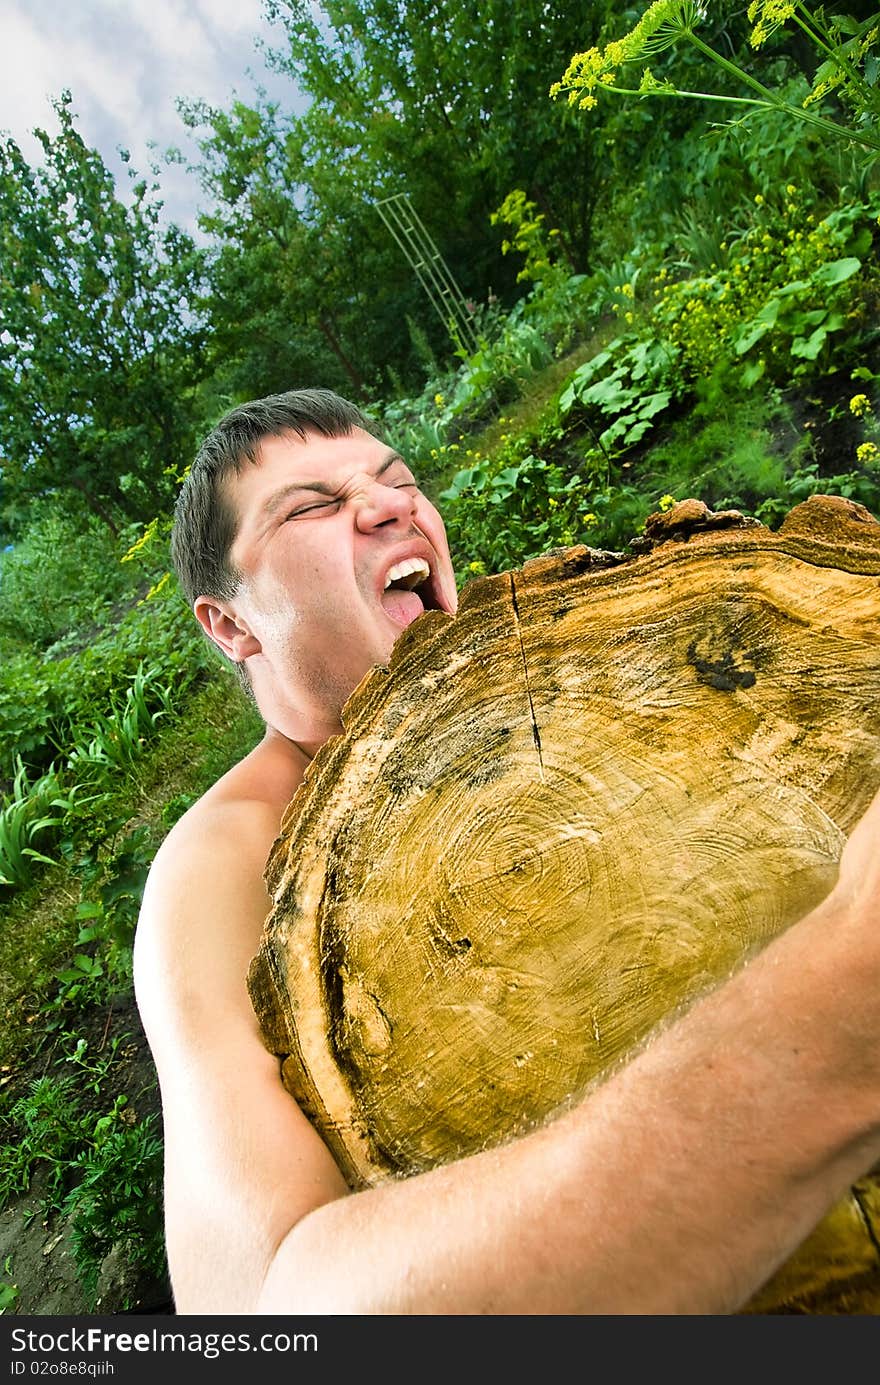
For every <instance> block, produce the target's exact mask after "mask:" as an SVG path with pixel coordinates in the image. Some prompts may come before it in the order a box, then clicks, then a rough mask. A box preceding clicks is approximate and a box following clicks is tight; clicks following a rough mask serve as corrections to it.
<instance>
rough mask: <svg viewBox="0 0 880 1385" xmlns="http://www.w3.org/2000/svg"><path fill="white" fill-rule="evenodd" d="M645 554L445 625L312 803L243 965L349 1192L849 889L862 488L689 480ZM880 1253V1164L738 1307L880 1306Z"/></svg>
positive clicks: (661, 1008) (628, 1035)
mask: <svg viewBox="0 0 880 1385" xmlns="http://www.w3.org/2000/svg"><path fill="white" fill-rule="evenodd" d="M630 547H631V550H632V551H631V552H630V553H627V554H622V553H618V554H615V553H603V552H599V551H597V550H593V549H589V548H585V547H575V548H570V549H566V550H559V551H556V552H553V553H550V554H548V555H546V556H544V557H542V558H537V559H534V560H532V561H530V562H528V563H526V564H525V565H524V566H523V567H521V568H519V569H517V570H515V571H511V572H505V573H501V574H499V575H496V576H492V577H487V578H484V579H479V580H476V581H474V582H472V583H470V584H469V585H468V586H467V587H466V588H465V590H464V591H463V593H462V600H461V604H460V608H459V612H458V614H457V615H456V616H455V617H454V618H453V617H450V616H448V615H445V614H444V613H442V612H426V613H425V615H423V616H420V617H419V619H418V620H417V621H416V622H415V623H414V624H413V625H412V626H411V627H410V628H409V629H408V630H407V631H406V632H405V633H404V634H403V635H402V636H401V638H400V639H399V640H398V642H397V644H396V646H395V648H394V651H393V654H392V657H391V659H390V663H389V667H388V668H377V669H374V670H372V671H371V672H370V673H369V674H368V675H367V677H366V678H365V679H364V680H363V681H362V683H361V684H360V686H359V687H358V688H357V690H356V691H355V692H354V694H353V695H352V697H351V698H350V699H349V702H348V704H347V706H346V708H345V713H344V725H345V731H344V734H342V735H340V736H337V737H336V738H335V739H333V740H331V741H329V742H328V743H327V744H326V745H325V746H324V747H323V748H322V749H321V751H320V752H319V753H318V755H317V756H316V757H315V759H314V761H313V763H312V764H311V766H310V768H309V772H308V773H307V775H306V778H305V781H304V783H303V784H302V786H301V788H300V789H299V790H298V792H297V794H296V796H295V797H294V799H293V801H292V803H291V804H290V807H289V808H288V811H287V813H286V815H285V818H284V821H283V823H282V827H281V832H280V835H279V837H278V839H277V841H276V843H275V846H274V848H273V850H272V853H271V855H270V857H269V860H268V863H267V868H266V879H267V882H268V885H269V888H270V891H271V895H272V898H273V907H272V910H271V913H270V915H269V917H268V919H267V922H266V926H265V929H264V932H263V938H262V942H261V946H260V950H259V952H258V954H257V956H256V957H255V958H254V960H253V962H252V964H251V968H250V973H249V977H248V984H249V988H250V994H251V998H252V1001H253V1004H254V1008H255V1010H256V1013H257V1016H258V1018H259V1020H260V1022H261V1026H262V1031H263V1035H264V1039H265V1042H266V1045H267V1047H268V1048H269V1049H270V1050H271V1051H272V1052H274V1053H276V1054H277V1055H278V1056H279V1058H280V1060H281V1064H282V1068H281V1071H282V1077H283V1081H284V1084H285V1086H286V1087H287V1089H288V1090H289V1091H290V1092H291V1093H292V1094H293V1095H294V1096H295V1097H296V1099H297V1100H298V1101H299V1102H300V1103H301V1104H302V1106H303V1108H304V1109H305V1111H306V1112H307V1114H308V1115H309V1116H310V1118H311V1120H312V1121H313V1122H314V1124H315V1126H316V1127H317V1129H318V1130H319V1131H320V1133H321V1135H322V1136H323V1138H324V1140H325V1141H326V1143H327V1144H328V1146H329V1147H330V1149H331V1150H332V1152H333V1153H334V1155H335V1157H336V1159H337V1161H338V1162H339V1164H340V1166H341V1167H342V1169H343V1171H344V1172H345V1174H346V1177H347V1178H348V1180H349V1183H350V1185H351V1186H352V1187H353V1188H363V1187H367V1186H370V1185H372V1184H375V1183H377V1182H379V1181H381V1180H383V1179H385V1178H387V1177H389V1176H400V1175H401V1174H403V1175H406V1174H410V1173H414V1172H418V1171H420V1170H425V1169H430V1168H432V1167H434V1166H435V1165H437V1164H441V1163H445V1162H447V1161H449V1160H452V1159H457V1158H460V1157H462V1156H466V1155H469V1154H472V1153H474V1152H476V1151H478V1150H481V1149H484V1148H486V1147H488V1146H491V1145H493V1144H496V1143H498V1142H500V1141H501V1140H506V1139H508V1138H509V1137H510V1136H512V1135H516V1134H517V1133H521V1132H525V1131H528V1130H530V1129H532V1128H534V1127H535V1126H536V1125H538V1124H540V1123H541V1122H543V1121H544V1120H546V1119H547V1118H548V1116H549V1115H550V1114H551V1113H552V1112H553V1111H554V1110H556V1109H558V1108H559V1107H560V1106H561V1105H563V1104H566V1103H567V1102H568V1101H569V1100H570V1098H571V1097H572V1096H577V1095H579V1094H581V1093H583V1092H584V1091H585V1090H586V1088H587V1087H588V1086H590V1085H591V1084H592V1083H594V1082H595V1081H596V1080H597V1079H598V1078H601V1077H602V1075H603V1074H605V1073H606V1072H607V1071H608V1069H609V1068H610V1067H611V1066H612V1065H616V1064H617V1063H618V1062H619V1060H620V1059H621V1058H622V1057H623V1056H624V1055H625V1054H626V1053H627V1052H629V1051H630V1050H632V1049H633V1048H634V1047H636V1046H637V1045H638V1044H639V1043H640V1041H641V1040H642V1039H643V1038H644V1037H645V1036H646V1035H647V1034H648V1033H649V1032H650V1031H651V1030H652V1029H654V1028H655V1027H656V1026H657V1025H658V1024H659V1023H660V1022H661V1021H662V1020H663V1019H664V1018H666V1017H668V1016H669V1015H670V1014H671V1013H672V1012H673V1011H674V1010H676V1009H678V1008H679V1007H680V1006H681V1005H682V1004H684V1003H685V1002H688V1001H690V1000H691V999H693V998H694V997H695V996H696V995H698V994H699V993H700V992H702V991H704V990H705V989H706V988H707V987H709V986H710V985H712V984H713V983H715V982H717V981H718V980H720V979H721V978H723V977H725V976H726V975H727V974H729V973H730V971H731V970H732V969H733V968H734V967H736V966H737V965H738V964H739V963H740V962H741V961H742V960H743V959H744V958H745V956H746V955H747V954H750V953H752V952H753V951H754V950H755V949H756V948H758V947H759V946H761V945H762V944H765V943H766V942H768V941H769V940H770V939H771V938H773V937H774V936H775V935H776V934H778V933H779V932H780V931H781V930H782V929H784V928H786V927H788V926H789V925H790V924H792V923H794V922H795V921H796V920H797V919H798V918H800V917H801V916H803V915H804V914H806V913H807V912H808V911H809V910H810V909H811V908H813V907H814V906H815V905H816V904H817V903H818V902H819V901H820V900H821V899H822V898H823V897H824V896H825V895H826V894H827V892H828V891H829V889H830V888H831V887H832V885H833V883H834V881H835V879H836V876H837V868H838V862H839V858H840V853H841V849H842V847H843V844H844V842H845V841H846V838H847V835H848V833H849V832H850V831H851V829H852V827H853V826H854V824H855V822H856V821H857V819H858V818H859V817H860V816H861V814H862V812H863V811H864V809H865V808H866V807H867V805H868V803H869V802H870V800H871V798H872V796H873V794H874V793H875V792H876V791H877V789H878V788H880V581H878V576H880V524H878V522H877V521H876V519H874V517H873V516H872V515H871V514H870V513H869V512H868V511H867V510H865V509H864V507H862V506H860V505H856V504H854V503H852V502H850V501H847V500H843V499H841V498H838V497H832V496H814V497H812V498H811V499H810V500H808V501H806V502H805V503H803V504H801V505H798V506H797V507H795V508H794V509H793V510H792V511H791V512H790V513H789V515H788V516H787V518H786V519H785V522H784V523H783V524H782V526H781V527H780V528H779V529H778V531H771V530H770V529H768V528H765V527H764V526H763V525H761V524H759V523H758V522H757V521H756V520H752V519H747V518H745V517H743V516H742V515H740V514H739V513H738V512H736V511H726V512H723V513H715V512H713V511H710V510H708V509H707V507H706V506H705V505H703V504H702V503H701V502H699V501H696V500H690V501H683V502H681V503H680V504H678V505H676V506H675V507H674V508H673V509H671V510H670V511H668V512H667V513H665V514H657V515H653V516H652V517H651V519H650V520H649V521H648V523H647V524H646V527H645V535H644V536H643V537H642V538H640V539H638V540H636V541H634V543H633V544H632V545H631V546H630ZM878 1248H880V1170H877V1171H876V1172H875V1175H873V1176H868V1177H867V1178H865V1179H864V1180H862V1181H860V1182H859V1183H858V1184H857V1185H855V1186H854V1187H853V1189H852V1190H851V1193H850V1194H849V1196H848V1197H847V1198H846V1199H844V1200H843V1201H842V1202H841V1203H840V1204H839V1205H838V1206H837V1207H836V1208H835V1209H834V1210H833V1211H832V1213H831V1214H829V1216H827V1217H826V1218H825V1219H824V1221H823V1222H822V1223H821V1225H820V1226H819V1227H818V1228H817V1229H816V1231H815V1232H814V1234H813V1235H812V1236H811V1237H810V1238H809V1240H808V1241H807V1242H805V1243H804V1245H803V1246H802V1247H801V1248H800V1249H799V1250H798V1252H797V1253H796V1254H795V1255H794V1256H793V1257H792V1258H791V1259H790V1260H789V1261H788V1262H787V1263H786V1265H784V1266H783V1267H782V1269H781V1270H780V1271H779V1272H778V1273H777V1274H776V1275H774V1277H773V1279H772V1280H771V1281H770V1282H769V1284H768V1285H766V1286H765V1288H764V1290H762V1292H761V1293H759V1294H758V1295H756V1296H755V1298H754V1299H752V1300H751V1301H750V1303H749V1304H748V1305H747V1307H746V1309H745V1310H744V1311H746V1312H758V1313H768V1312H788V1313H798V1312H800V1313H811V1312H812V1313H817V1312H821V1313H866V1312H878V1311H880V1249H878ZM719 1253H720V1254H723V1247H719Z"/></svg>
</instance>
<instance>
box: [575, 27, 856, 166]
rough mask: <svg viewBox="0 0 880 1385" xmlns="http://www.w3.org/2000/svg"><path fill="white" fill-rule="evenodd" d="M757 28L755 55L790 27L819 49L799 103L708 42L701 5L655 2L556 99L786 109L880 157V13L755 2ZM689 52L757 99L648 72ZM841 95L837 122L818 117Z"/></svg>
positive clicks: (594, 54)
mask: <svg viewBox="0 0 880 1385" xmlns="http://www.w3.org/2000/svg"><path fill="white" fill-rule="evenodd" d="M747 14H748V20H749V22H750V23H751V25H752V26H753V27H752V28H751V31H750V32H749V35H748V42H749V45H750V47H751V49H752V50H758V49H760V48H762V47H763V46H764V45H765V44H767V42H768V40H770V39H772V38H773V37H774V36H777V35H778V31H779V30H780V29H781V28H782V26H783V25H785V24H787V23H789V22H791V24H792V26H793V27H794V26H796V27H797V28H798V29H799V30H800V32H801V34H803V35H804V36H805V37H806V38H807V40H808V41H809V42H810V44H811V45H812V46H813V49H814V53H815V58H814V61H815V63H816V67H815V70H814V74H813V80H812V84H811V87H810V90H809V92H808V94H807V95H806V96H805V97H804V99H803V101H802V102H800V104H797V105H795V104H794V103H792V102H790V101H788V100H786V98H785V96H783V95H781V94H780V92H779V91H778V90H776V89H774V88H771V87H768V86H766V85H765V84H764V83H763V82H761V81H760V80H759V79H758V78H757V77H756V76H755V75H754V72H753V71H752V68H751V64H749V66H748V67H746V66H745V65H744V63H743V62H742V61H741V62H736V61H732V60H731V59H730V58H729V57H728V56H726V55H725V54H724V53H723V52H722V51H721V50H720V48H719V47H713V46H712V44H711V43H706V42H705V41H704V40H703V39H702V38H701V37H700V34H699V33H698V30H699V29H700V28H701V27H702V26H703V25H704V24H705V22H706V20H707V19H708V17H709V7H708V6H707V5H705V4H702V3H699V2H698V0H655V3H654V4H652V5H649V6H648V8H647V9H646V10H645V11H644V13H643V14H642V16H641V18H640V19H639V21H638V23H637V24H636V25H635V27H634V28H632V29H631V30H630V31H629V32H628V33H627V34H625V35H624V36H623V37H622V38H620V39H614V40H613V41H612V42H610V43H608V44H606V45H605V47H604V48H602V49H600V48H599V47H597V46H594V47H592V48H590V49H588V50H587V51H585V52H581V53H576V54H575V55H574V57H573V58H572V59H571V62H570V63H569V65H568V68H567V69H566V71H565V73H564V74H563V76H562V77H561V78H560V79H559V80H558V81H557V82H554V83H553V86H552V87H551V96H553V97H557V96H561V95H565V94H567V97H568V102H569V104H570V105H573V106H577V107H578V108H579V109H580V110H586V111H589V110H594V109H595V108H596V107H597V105H598V101H599V97H600V95H603V94H608V93H614V94H615V95H617V96H624V97H627V96H633V95H637V96H638V97H640V98H642V99H644V98H649V97H665V98H669V97H679V98H681V97H691V98H697V99H699V100H701V101H705V102H710V101H718V102H721V103H722V104H725V103H726V104H729V105H735V106H737V107H739V108H740V109H741V110H742V109H743V108H744V109H745V110H746V111H748V112H751V111H754V110H757V111H766V110H782V111H784V113H785V114H786V116H787V117H788V118H789V120H790V121H792V122H795V123H797V122H803V123H804V124H806V125H809V126H811V127H812V128H814V129H817V130H820V131H821V132H822V134H823V135H825V136H826V137H830V138H832V139H839V140H843V141H845V142H847V143H851V142H856V143H858V144H861V145H864V146H865V147H867V148H868V149H870V150H871V151H880V133H878V130H877V125H878V120H880V90H878V51H880V23H878V22H880V11H878V12H876V13H875V14H873V15H871V16H869V17H868V18H866V19H864V20H858V19H855V18H854V17H853V16H852V15H846V14H843V15H839V14H835V15H833V16H827V17H826V13H825V10H824V7H819V8H814V9H810V8H809V7H808V6H807V5H804V4H801V3H797V4H794V3H792V4H781V3H780V2H779V0H753V3H752V4H750V5H749V7H748V11H747ZM688 46H690V47H691V48H692V49H694V50H696V52H697V53H698V54H699V55H700V56H701V57H702V58H704V59H706V60H708V62H709V63H710V64H714V65H715V67H716V68H718V69H720V71H721V73H723V74H724V76H725V77H726V78H728V79H731V78H732V79H733V80H734V82H736V83H737V84H738V85H739V88H740V90H741V89H742V88H745V89H746V90H747V91H748V92H749V93H750V95H748V96H742V95H734V94H733V93H728V92H721V93H719V92H717V91H716V92H707V91H704V90H700V91H693V90H689V89H685V88H683V87H677V86H676V85H675V84H674V83H673V82H672V81H671V80H670V78H669V77H668V76H665V77H663V78H658V77H657V76H655V74H654V72H653V70H652V68H651V67H650V66H649V65H648V64H649V63H650V62H652V61H653V60H654V59H655V58H657V57H659V56H660V55H661V54H664V53H666V52H667V51H669V50H671V49H680V48H682V47H688ZM632 68H640V69H641V78H640V81H639V84H638V86H637V87H636V86H633V85H631V84H630V85H628V84H626V78H627V76H628V74H629V72H630V71H631V69H632ZM832 93H834V95H835V96H836V98H837V112H838V113H839V114H838V116H837V118H833V119H832V118H829V117H828V116H826V115H820V114H818V110H819V109H821V107H822V103H823V102H824V101H826V99H827V97H828V96H829V95H830V94H832Z"/></svg>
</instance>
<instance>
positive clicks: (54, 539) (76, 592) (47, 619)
mask: <svg viewBox="0 0 880 1385" xmlns="http://www.w3.org/2000/svg"><path fill="white" fill-rule="evenodd" d="M120 538H121V542H120ZM120 538H117V537H115V536H114V535H113V534H112V533H111V532H110V530H109V529H108V528H107V526H106V525H105V524H103V523H101V521H100V520H98V519H97V518H96V517H95V516H94V515H91V514H90V513H89V512H88V510H86V509H85V508H84V507H83V506H82V505H79V504H76V503H71V502H70V500H69V498H67V497H65V500H64V503H61V501H60V500H59V498H58V497H57V496H56V497H50V498H49V499H48V500H47V501H44V502H43V503H42V504H39V505H36V506H34V507H33V512H32V515H31V518H30V519H29V522H28V526H27V529H26V530H25V531H24V532H23V533H22V535H21V537H20V538H19V539H18V540H17V542H16V543H15V544H14V546H13V547H12V548H11V550H10V551H9V552H7V553H4V554H2V555H0V594H2V607H0V643H4V644H6V645H7V646H8V647H9V648H10V649H11V650H15V649H16V648H18V649H21V648H27V647H29V648H35V649H39V650H46V649H48V648H49V647H50V646H51V645H53V644H54V643H55V642H56V641H57V640H59V639H60V638H61V637H62V636H64V635H66V634H68V633H69V632H71V631H77V632H78V633H80V638H81V632H82V631H83V630H86V631H90V632H91V631H95V630H99V629H101V628H103V627H106V626H107V625H109V624H111V623H115V617H116V610H117V606H118V605H119V604H120V603H131V602H133V601H134V599H135V595H136V589H137V583H138V581H139V580H140V576H141V573H140V571H139V569H137V568H132V567H131V566H125V565H124V564H123V563H121V562H120V558H121V556H122V553H123V552H124V551H125V548H126V547H127V546H128V539H129V536H128V533H127V532H126V533H124V534H123V535H122V536H120Z"/></svg>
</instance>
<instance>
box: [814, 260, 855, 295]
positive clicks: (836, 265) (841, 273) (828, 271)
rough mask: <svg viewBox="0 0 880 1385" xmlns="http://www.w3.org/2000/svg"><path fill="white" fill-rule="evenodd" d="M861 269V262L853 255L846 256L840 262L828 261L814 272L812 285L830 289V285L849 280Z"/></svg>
mask: <svg viewBox="0 0 880 1385" xmlns="http://www.w3.org/2000/svg"><path fill="white" fill-rule="evenodd" d="M861 267H862V262H861V260H857V259H856V258H855V256H854V255H848V256H846V257H845V258H844V259H842V260H830V261H829V263H828V264H823V265H820V266H819V268H818V269H817V270H816V271H815V272H814V274H813V283H814V284H821V285H823V286H824V287H826V288H830V287H831V285H832V284H842V283H843V282H844V280H845V279H850V278H851V277H852V275H853V274H856V273H858V271H859V270H860V269H861Z"/></svg>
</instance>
